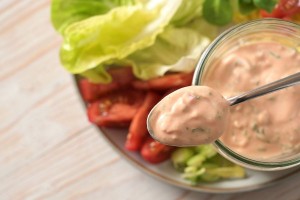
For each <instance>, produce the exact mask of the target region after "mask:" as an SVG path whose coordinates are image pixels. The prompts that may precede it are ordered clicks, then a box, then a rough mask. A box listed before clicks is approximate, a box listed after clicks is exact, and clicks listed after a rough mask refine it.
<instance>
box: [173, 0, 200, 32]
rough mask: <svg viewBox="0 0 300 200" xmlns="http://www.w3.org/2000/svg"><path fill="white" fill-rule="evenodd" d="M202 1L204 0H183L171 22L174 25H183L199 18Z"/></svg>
mask: <svg viewBox="0 0 300 200" xmlns="http://www.w3.org/2000/svg"><path fill="white" fill-rule="evenodd" d="M203 2H204V0H183V2H182V3H181V6H180V7H179V9H178V10H177V12H176V13H175V15H174V17H173V18H172V21H171V23H172V24H174V25H176V26H183V25H185V24H187V23H189V22H191V21H192V20H194V19H197V18H200V17H201V16H202V7H203V6H202V5H203Z"/></svg>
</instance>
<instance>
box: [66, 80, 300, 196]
mask: <svg viewBox="0 0 300 200" xmlns="http://www.w3.org/2000/svg"><path fill="white" fill-rule="evenodd" d="M72 79H73V83H74V85H75V86H76V91H77V95H78V97H79V98H80V101H81V104H82V106H83V108H84V109H85V110H86V107H87V104H86V103H85V102H84V100H83V98H82V95H81V92H80V89H79V79H80V77H79V76H78V75H72ZM91 126H93V127H95V128H96V129H97V131H98V132H99V134H98V135H100V137H102V138H103V139H104V140H105V141H106V142H108V143H109V144H110V146H111V147H112V148H113V149H114V150H115V151H116V152H117V153H118V154H119V155H120V156H121V157H122V158H125V160H127V162H129V163H130V164H131V165H132V166H134V167H136V168H137V169H139V171H141V172H144V173H145V174H147V175H149V177H152V178H155V179H156V180H159V181H162V182H164V183H168V184H170V185H173V186H176V187H179V188H183V189H187V190H191V191H195V192H206V193H211V194H232V193H242V192H249V191H254V190H259V189H263V188H266V187H270V186H272V185H275V184H278V183H279V182H282V181H284V180H287V179H289V178H290V177H291V176H293V175H294V174H298V173H299V172H300V168H298V169H297V170H295V171H292V172H290V173H287V174H285V175H283V176H281V177H278V178H275V179H273V180H270V181H267V182H264V183H260V184H257V185H253V186H243V187H237V188H236V187H234V188H231V189H228V188H226V189H225V188H224V189H222V188H218V189H216V188H211V187H209V186H205V185H201V184H198V185H195V186H194V185H188V184H184V183H181V182H179V181H177V180H175V179H170V178H168V177H165V176H162V175H161V174H159V173H157V172H155V171H153V170H151V169H149V168H147V167H145V166H144V165H143V164H141V163H140V162H138V161H137V160H135V159H132V158H131V157H130V156H129V155H128V154H127V153H126V152H125V151H124V150H123V149H121V148H120V147H119V146H118V145H117V144H116V142H114V141H113V140H112V139H111V138H110V137H109V136H108V135H109V134H108V133H106V132H105V131H104V130H103V129H101V128H100V127H99V126H96V125H93V124H91Z"/></svg>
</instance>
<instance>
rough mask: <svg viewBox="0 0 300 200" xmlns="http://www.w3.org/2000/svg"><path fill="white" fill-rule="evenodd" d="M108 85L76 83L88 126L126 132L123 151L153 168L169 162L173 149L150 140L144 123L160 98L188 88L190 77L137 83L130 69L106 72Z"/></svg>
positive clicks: (183, 76) (182, 76)
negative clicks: (119, 129)
mask: <svg viewBox="0 0 300 200" xmlns="http://www.w3.org/2000/svg"><path fill="white" fill-rule="evenodd" d="M108 73H109V74H110V75H111V77H112V82H110V83H109V84H95V83H91V82H89V81H88V80H87V79H81V80H80V81H79V88H80V92H81V94H82V97H83V99H84V100H85V101H86V102H87V104H88V106H87V115H88V119H89V121H90V122H92V123H94V124H96V125H97V126H100V127H113V128H124V127H126V128H128V134H127V139H126V142H125V144H124V145H125V148H126V149H128V150H130V151H138V152H140V153H141V155H142V157H143V158H144V159H145V160H146V161H148V162H150V163H153V164H156V163H160V162H163V161H165V160H167V159H169V157H170V155H171V153H172V152H173V150H175V148H174V147H170V146H167V145H164V144H161V143H159V142H157V141H155V140H153V139H152V138H151V137H150V135H149V133H148V130H147V125H146V120H147V116H148V113H149V112H150V110H151V109H152V107H153V106H154V105H155V104H156V103H158V102H159V101H160V100H161V98H162V97H163V96H164V95H166V94H168V93H170V92H171V91H174V90H176V89H178V88H181V87H185V86H189V85H191V82H192V77H193V73H175V74H169V75H165V76H163V77H159V78H154V79H151V80H148V81H143V80H137V79H136V78H135V77H134V75H133V73H132V69H131V68H130V67H122V68H113V69H110V70H108Z"/></svg>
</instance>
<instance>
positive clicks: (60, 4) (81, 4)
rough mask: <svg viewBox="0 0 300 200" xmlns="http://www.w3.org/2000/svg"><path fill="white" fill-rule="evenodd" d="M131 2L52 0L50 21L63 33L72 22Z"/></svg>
mask: <svg viewBox="0 0 300 200" xmlns="http://www.w3.org/2000/svg"><path fill="white" fill-rule="evenodd" d="M133 4H134V0H52V3H51V21H52V24H53V26H54V28H55V29H56V30H57V31H59V32H60V33H63V31H64V29H65V28H66V27H67V26H68V25H70V24H72V23H74V22H78V21H81V20H84V19H87V18H89V17H92V16H95V15H102V14H105V13H107V12H109V11H110V10H111V9H113V8H115V7H119V6H123V5H133Z"/></svg>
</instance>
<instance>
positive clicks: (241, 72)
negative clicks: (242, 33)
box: [202, 42, 300, 160]
mask: <svg viewBox="0 0 300 200" xmlns="http://www.w3.org/2000/svg"><path fill="white" fill-rule="evenodd" d="M237 62H238V63H239V65H236V63H237ZM299 66H300V53H299V52H298V51H297V50H295V49H294V48H289V47H286V46H283V45H281V44H278V43H275V42H265V43H259V44H243V45H240V46H238V47H237V48H236V49H234V50H233V51H231V52H228V54H227V55H225V57H224V58H220V59H218V61H216V62H214V63H212V67H210V69H209V71H207V73H206V74H204V80H203V82H202V83H203V84H205V85H208V86H209V87H212V88H214V89H217V90H218V91H220V92H221V94H223V96H225V97H230V96H234V95H236V94H240V93H242V92H245V91H249V90H251V89H254V88H256V87H258V86H261V85H265V84H267V83H270V82H272V81H275V80H278V79H280V78H283V77H285V76H288V75H291V74H293V73H296V72H299V71H300V67H299ZM299 102H300V87H299V86H294V87H290V88H288V89H285V90H281V91H277V92H275V93H272V94H269V95H266V96H263V97H260V98H257V99H253V100H251V101H247V102H243V103H242V104H239V105H237V106H233V107H230V113H231V116H230V121H229V124H228V126H227V128H226V130H225V131H224V134H222V136H221V138H220V139H221V141H222V142H223V143H224V144H225V145H226V146H229V147H230V148H231V149H233V150H234V151H236V152H237V153H239V154H241V155H243V156H246V157H250V158H253V159H260V160H263V159H269V158H271V157H278V156H281V155H288V153H291V152H293V151H300V148H299V147H300V133H299V132H300V131H299V130H300V122H299V120H300V106H299ZM296 130H297V131H296ZM245 133H247V134H245ZM291 138H292V139H291Z"/></svg>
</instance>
